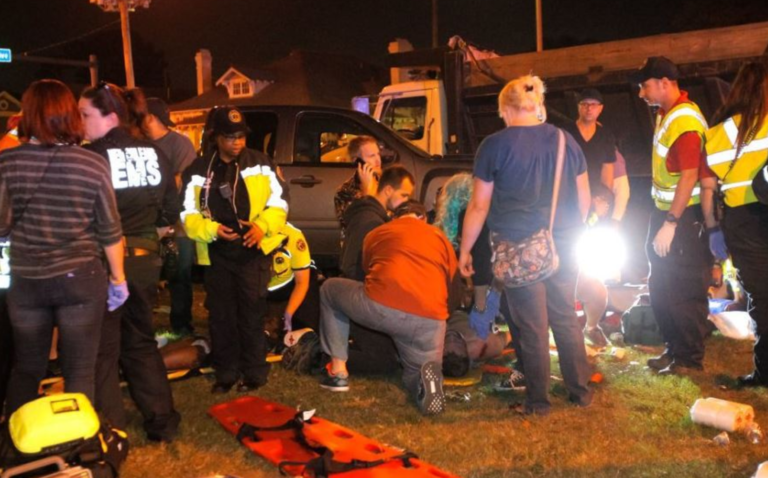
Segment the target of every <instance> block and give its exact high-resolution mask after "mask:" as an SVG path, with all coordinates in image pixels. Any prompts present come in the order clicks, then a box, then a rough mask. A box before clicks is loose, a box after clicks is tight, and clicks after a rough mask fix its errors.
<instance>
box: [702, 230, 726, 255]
mask: <svg viewBox="0 0 768 478" xmlns="http://www.w3.org/2000/svg"><path fill="white" fill-rule="evenodd" d="M707 232H709V250H710V251H711V252H712V255H713V256H715V259H717V260H719V261H724V260H726V259H728V248H727V247H725V237H724V236H723V231H721V230H720V228H719V227H713V228H712V229H707Z"/></svg>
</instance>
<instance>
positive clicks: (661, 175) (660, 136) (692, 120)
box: [651, 103, 707, 211]
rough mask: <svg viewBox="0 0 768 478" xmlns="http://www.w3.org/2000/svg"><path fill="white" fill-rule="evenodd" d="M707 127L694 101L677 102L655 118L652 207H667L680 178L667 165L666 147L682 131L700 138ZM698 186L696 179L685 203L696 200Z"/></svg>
mask: <svg viewBox="0 0 768 478" xmlns="http://www.w3.org/2000/svg"><path fill="white" fill-rule="evenodd" d="M706 130H707V120H705V119H704V115H702V114H701V110H699V107H698V106H696V104H695V103H680V104H678V105H677V106H675V107H673V108H672V109H671V110H669V112H667V114H666V115H665V116H664V118H662V117H661V116H660V115H659V116H657V118H656V131H655V132H654V135H653V163H652V170H653V188H652V189H651V195H652V196H653V200H654V202H655V203H656V207H657V208H659V209H661V210H662V211H669V208H670V207H672V200H673V199H674V198H675V190H676V189H677V183H678V182H679V181H680V173H672V172H670V171H669V170H668V169H667V154H668V153H669V148H671V147H672V145H673V144H675V141H677V138H679V137H680V136H682V135H683V134H684V133H688V132H692V131H693V132H696V133H698V134H699V135H700V136H701V137H702V140H703V139H704V132H705V131H706ZM700 193H701V188H700V187H699V183H698V182H697V183H696V186H695V187H694V189H693V194H691V200H690V201H688V205H689V206H691V205H693V204H699V202H700V199H699V195H700Z"/></svg>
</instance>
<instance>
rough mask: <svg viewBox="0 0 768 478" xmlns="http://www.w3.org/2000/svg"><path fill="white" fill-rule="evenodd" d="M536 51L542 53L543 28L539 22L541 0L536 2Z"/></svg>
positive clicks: (540, 21)
mask: <svg viewBox="0 0 768 478" xmlns="http://www.w3.org/2000/svg"><path fill="white" fill-rule="evenodd" d="M536 51H537V52H540V51H544V27H542V20H541V0H536Z"/></svg>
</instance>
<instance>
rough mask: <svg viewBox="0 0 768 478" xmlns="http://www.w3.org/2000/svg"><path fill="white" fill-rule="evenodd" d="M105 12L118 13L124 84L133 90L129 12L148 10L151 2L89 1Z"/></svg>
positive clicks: (134, 82) (121, 0)
mask: <svg viewBox="0 0 768 478" xmlns="http://www.w3.org/2000/svg"><path fill="white" fill-rule="evenodd" d="M90 1H91V3H95V4H96V5H98V6H99V7H101V9H102V10H104V11H105V12H116V11H119V12H120V26H121V30H122V32H123V57H124V59H125V84H126V86H127V87H128V88H135V87H136V81H135V79H134V75H133V51H132V48H131V20H130V12H131V11H133V10H135V9H136V7H144V8H149V3H150V2H151V1H152V0H90Z"/></svg>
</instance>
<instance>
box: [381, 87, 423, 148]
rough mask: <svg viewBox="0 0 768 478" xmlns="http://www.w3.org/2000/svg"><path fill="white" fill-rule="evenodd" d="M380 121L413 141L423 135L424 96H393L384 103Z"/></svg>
mask: <svg viewBox="0 0 768 478" xmlns="http://www.w3.org/2000/svg"><path fill="white" fill-rule="evenodd" d="M383 111H384V112H383V114H382V118H381V122H382V123H384V124H385V125H387V126H389V127H390V128H392V129H393V130H395V131H396V132H397V134H399V135H400V136H402V137H403V138H405V139H407V140H409V141H413V140H418V139H421V138H423V137H424V122H425V118H426V116H427V98H426V96H412V97H409V98H394V99H391V100H387V102H386V103H385V104H384V109H383Z"/></svg>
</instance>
